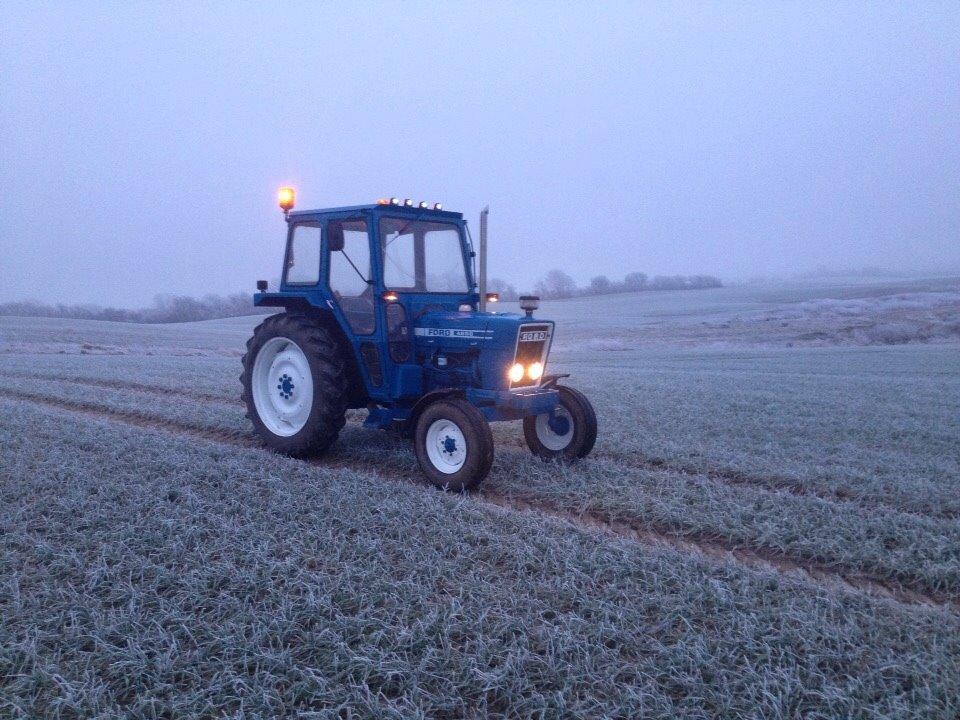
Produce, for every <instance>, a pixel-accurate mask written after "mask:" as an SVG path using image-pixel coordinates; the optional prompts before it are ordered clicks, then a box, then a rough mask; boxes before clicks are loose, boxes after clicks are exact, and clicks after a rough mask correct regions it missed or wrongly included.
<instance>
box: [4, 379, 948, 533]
mask: <svg viewBox="0 0 960 720" xmlns="http://www.w3.org/2000/svg"><path fill="white" fill-rule="evenodd" d="M37 377H38V376H35V375H34V376H31V375H28V374H25V373H23V374H21V373H0V381H2V380H4V379H6V380H8V381H15V382H19V381H27V380H35V379H36V378H37ZM39 377H42V378H43V379H45V380H50V381H55V382H65V383H69V384H71V385H85V386H88V387H93V388H105V389H110V390H119V391H123V392H129V391H134V392H136V393H148V394H154V395H159V396H162V397H170V396H173V397H180V398H183V399H184V400H187V401H189V402H192V403H207V402H212V403H222V404H224V405H226V406H227V407H229V408H236V407H238V406H239V407H242V405H243V404H242V402H241V400H240V398H239V384H238V387H237V394H236V397H234V398H228V397H225V396H222V395H210V394H204V393H200V392H192V391H184V390H181V389H178V388H174V387H170V386H164V385H151V384H147V383H141V382H130V381H120V380H103V379H98V378H91V377H85V376H80V375H57V374H44V375H41V376H39ZM9 386H10V383H8V384H7V387H9ZM495 434H496V437H497V441H498V443H501V444H503V445H509V446H513V447H524V445H523V441H522V439H520V438H518V437H517V433H516V431H515V427H511V428H510V430H508V431H500V430H499V429H495ZM592 457H594V458H598V459H604V460H608V461H611V462H616V463H620V464H622V465H624V466H625V467H631V468H635V469H641V470H667V471H670V472H674V473H682V474H685V475H692V476H696V477H706V478H709V479H711V480H715V481H717V482H722V483H728V484H732V485H747V486H752V487H757V488H762V489H767V490H774V491H778V492H786V493H789V494H791V495H795V496H798V497H804V496H809V497H816V498H820V499H823V500H828V501H833V502H845V503H852V504H855V505H860V506H862V507H864V508H869V509H873V510H879V511H884V512H891V513H901V514H912V515H917V516H919V517H930V518H934V519H943V520H957V519H960V510H952V509H949V508H946V509H942V510H936V509H932V508H931V509H927V510H923V511H921V510H913V509H906V508H904V507H902V506H896V505H893V504H890V503H887V502H884V501H882V500H881V499H879V498H878V497H876V496H873V495H862V494H857V493H855V492H852V491H850V490H847V489H845V488H844V487H843V486H842V485H839V486H836V487H824V486H820V485H811V484H808V483H805V482H803V481H801V480H799V479H798V478H795V477H794V478H791V477H777V476H755V475H750V474H747V473H745V472H742V471H739V470H735V469H732V468H712V467H703V466H702V465H700V466H697V465H692V464H688V463H683V462H680V461H677V460H671V459H669V458H663V457H655V456H645V455H642V454H640V453H624V452H618V451H615V450H611V449H600V450H597V451H595V452H594V453H593V455H592Z"/></svg>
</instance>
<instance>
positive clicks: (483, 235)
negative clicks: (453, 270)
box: [478, 205, 490, 312]
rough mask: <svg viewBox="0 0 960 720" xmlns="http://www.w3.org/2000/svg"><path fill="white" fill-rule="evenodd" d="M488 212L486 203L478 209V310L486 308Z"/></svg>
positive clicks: (488, 207) (482, 310)
mask: <svg viewBox="0 0 960 720" xmlns="http://www.w3.org/2000/svg"><path fill="white" fill-rule="evenodd" d="M489 214H490V206H489V205H488V206H487V207H485V208H484V209H483V210H481V211H480V278H479V280H478V283H479V285H480V305H479V307H480V312H484V311H485V310H486V309H487V216H488V215H489Z"/></svg>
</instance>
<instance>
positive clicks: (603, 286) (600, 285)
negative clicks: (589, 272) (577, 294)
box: [589, 275, 613, 295]
mask: <svg viewBox="0 0 960 720" xmlns="http://www.w3.org/2000/svg"><path fill="white" fill-rule="evenodd" d="M589 290H590V293H591V294H592V295H606V294H607V293H610V292H613V283H612V282H610V278H608V277H607V276H606V275H597V276H596V277H595V278H592V279H591V280H590V288H589Z"/></svg>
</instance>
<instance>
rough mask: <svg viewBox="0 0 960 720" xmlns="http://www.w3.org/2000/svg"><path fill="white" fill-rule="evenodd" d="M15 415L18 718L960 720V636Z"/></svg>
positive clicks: (468, 512)
mask: <svg viewBox="0 0 960 720" xmlns="http://www.w3.org/2000/svg"><path fill="white" fill-rule="evenodd" d="M3 405H4V407H3V411H4V414H3V417H4V420H3V430H2V443H0V446H2V450H0V453H2V455H0V457H2V460H3V464H2V466H3V467H4V482H3V486H2V491H0V507H2V526H0V527H2V529H3V533H2V534H0V543H2V547H3V552H2V553H0V558H3V560H2V562H3V567H2V571H3V573H2V575H3V577H4V583H3V585H2V587H3V590H2V591H0V608H2V613H3V617H4V623H3V626H2V629H0V639H2V641H0V648H2V650H0V678H2V681H0V682H2V683H3V685H2V690H3V691H2V693H0V696H2V697H3V698H4V702H5V703H6V705H3V706H0V707H4V708H5V710H4V712H6V713H7V714H9V715H10V716H12V717H36V716H59V717H68V718H69V717H91V716H95V715H96V716H98V717H109V716H127V717H129V716H140V717H163V716H166V717H182V716H188V715H203V716H210V715H236V716H239V715H243V716H247V717H250V716H269V715H274V714H287V713H291V712H294V711H296V712H300V713H303V714H304V716H306V717H324V716H329V717H346V716H349V713H353V715H354V716H376V717H398V718H399V717H451V718H452V717H464V716H475V717H484V716H490V715H497V716H514V717H515V716H527V717H531V716H532V717H556V716H558V715H570V716H609V717H613V716H619V717H638V716H644V717H690V718H698V717H732V716H737V717H758V718H759V717H765V718H769V717H800V716H803V717H841V716H849V717H951V716H953V715H954V714H955V713H956V711H957V710H958V706H957V697H958V693H960V665H958V659H960V623H958V621H957V619H956V618H955V617H951V616H944V615H942V614H940V613H937V612H933V611H928V610H922V609H918V610H913V611H907V610H905V609H902V608H898V607H894V606H890V605H888V604H885V603H882V602H878V601H874V600H871V599H868V598H865V597H859V596H855V595H850V594H830V593H824V592H821V591H816V590H812V589H810V588H809V587H805V586H803V585H802V584H797V583H796V582H793V581H791V580H789V579H785V578H783V577H781V576H779V575H777V574H776V573H773V572H769V573H758V572H755V571H745V570H743V569H741V568H739V567H737V566H736V565H733V564H727V565H721V566H716V565H712V564H711V565H708V564H705V563H703V562H700V561H698V560H695V559H692V558H690V557H688V556H685V555H683V554H680V553H675V552H671V551H667V550H659V551H655V552H652V551H650V550H649V549H648V548H643V547H637V546H634V545H631V544H625V543H620V542H612V541H610V540H609V539H607V538H603V537H598V536H596V535H592V534H590V533H587V532H583V531H580V530H577V529H575V528H572V527H571V526H569V525H566V524H563V523H559V522H555V521H550V520H544V519H542V518H539V517H535V516H528V515H524V514H519V513H509V512H507V513H504V512H500V511H497V510H493V509H490V508H488V507H485V506H483V505H479V504H477V503H476V502H474V501H471V500H465V499H461V498H457V497H452V496H446V495H443V494H440V493H437V492H433V491H429V490H424V489H423V488H422V487H418V486H414V485H411V484H409V483H402V482H394V481H391V480H389V479H387V478H385V477H383V476H382V475H380V474H377V473H372V472H364V471H362V470H349V469H332V470H331V469H324V468H318V467H315V466H311V465H307V464H305V463H302V462H296V461H292V460H288V459H285V458H280V457H277V456H274V455H271V454H268V453H266V452H263V451H259V450H253V449H252V450H243V449H237V448H226V447H224V446H221V445H217V444H213V443H207V442H203V441H194V440H180V439H178V438H175V437H165V436H163V435H162V434H156V433H152V432H149V431H145V430H142V429H137V428H127V427H124V426H116V425H113V424H107V423H101V422H90V421H86V420H83V419H76V418H73V417H69V416H64V415H63V414H61V413H59V412H51V411H47V410H37V409H33V408H28V409H25V408H23V407H20V406H18V405H15V404H11V403H9V402H4V403H3ZM413 518H415V521H414V522H411V519H413Z"/></svg>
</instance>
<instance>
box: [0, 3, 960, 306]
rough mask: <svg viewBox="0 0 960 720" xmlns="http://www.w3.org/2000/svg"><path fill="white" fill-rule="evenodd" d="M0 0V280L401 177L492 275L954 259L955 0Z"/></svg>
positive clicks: (123, 288) (222, 258) (249, 281)
mask: <svg viewBox="0 0 960 720" xmlns="http://www.w3.org/2000/svg"><path fill="white" fill-rule="evenodd" d="M341 5H342V4H333V3H330V4H328V5H326V6H324V7H319V6H318V4H317V3H292V2H284V3H282V4H268V3H257V4H253V3H250V4H245V5H240V6H238V5H235V4H233V3H230V4H217V3H212V2H208V3H204V4H203V5H201V4H199V3H197V4H191V3H179V4H177V5H176V6H174V5H172V4H167V3H131V2H123V3H118V4H115V5H114V4H110V3H106V2H97V3H92V2H91V3H75V2H71V3H63V4H54V5H49V4H45V3H33V2H31V3H23V2H6V3H2V4H0V249H2V253H0V300H9V299H21V298H28V297H32V298H36V299H40V300H46V301H55V302H98V303H101V304H113V305H120V306H136V305H143V304H148V303H149V302H150V301H151V299H152V297H153V296H154V295H155V294H156V293H160V292H172V293H185V294H194V295H200V294H204V293H207V292H216V293H224V292H231V291H235V290H238V289H241V288H244V289H250V290H252V289H253V283H254V280H255V279H256V278H261V277H269V278H274V277H277V276H278V275H279V269H280V263H281V244H282V237H283V223H282V222H281V214H280V212H279V210H278V209H277V208H276V205H275V191H276V188H277V187H278V186H279V185H282V184H288V183H289V184H293V185H295V186H296V187H297V188H298V190H299V202H298V207H300V208H310V207H324V206H336V205H344V204H359V203H367V202H372V201H374V200H376V198H378V197H382V196H389V195H400V196H402V197H411V198H414V199H416V200H420V199H426V200H430V201H441V202H443V203H444V205H445V206H446V207H447V208H448V209H453V210H460V211H463V212H464V213H466V215H467V216H468V218H470V219H471V221H472V222H473V225H474V227H476V217H477V213H478V211H479V210H480V208H481V207H482V206H483V205H484V204H485V203H489V204H490V207H491V222H490V228H491V243H492V249H491V258H490V266H491V274H493V275H497V276H500V277H504V278H506V279H508V280H510V281H512V282H514V283H516V284H517V285H518V286H520V288H521V289H526V288H530V287H532V285H533V283H534V281H535V280H536V279H537V278H538V277H540V276H541V275H543V274H544V273H545V272H546V270H548V269H550V268H552V267H561V268H563V269H565V270H567V271H568V272H569V273H571V274H572V275H573V276H574V277H575V278H576V279H577V280H578V281H580V282H586V281H588V280H589V278H590V277H591V276H593V275H597V274H600V273H606V274H609V275H610V276H611V277H614V278H618V277H622V275H623V274H624V273H625V272H627V271H630V270H642V271H646V272H648V273H650V274H658V273H683V274H687V273H713V274H719V275H722V276H724V277H726V278H738V277H747V276H751V275H757V274H789V273H792V272H796V271H802V270H806V269H809V268H812V267H815V266H818V265H821V264H823V265H828V266H833V267H835V266H849V267H852V266H862V265H880V266H885V267H891V268H897V269H924V268H944V267H953V268H957V267H960V3H957V2H947V3H942V4H940V3H921V2H918V3H903V4H897V5H896V6H895V4H894V3H887V2H871V3H864V4H843V3H822V4H820V3H812V2H797V3H786V4H785V3H774V2H766V1H765V0H764V1H758V2H755V3H709V4H704V3H693V2H689V3H676V4H673V3H643V4H641V3H625V4H622V5H617V4H612V3H604V4H602V7H601V6H600V5H599V4H595V3H590V4H587V3H584V4H583V5H573V4H564V3H555V2H554V3H544V4H533V3H517V5H518V6H521V7H511V6H509V5H499V6H495V5H492V4H489V3H484V4H461V3H456V2H443V3H435V4H429V5H427V4H420V3H408V4H403V5H394V4H391V5H374V4H351V7H350V8H345V7H342V6H341Z"/></svg>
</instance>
